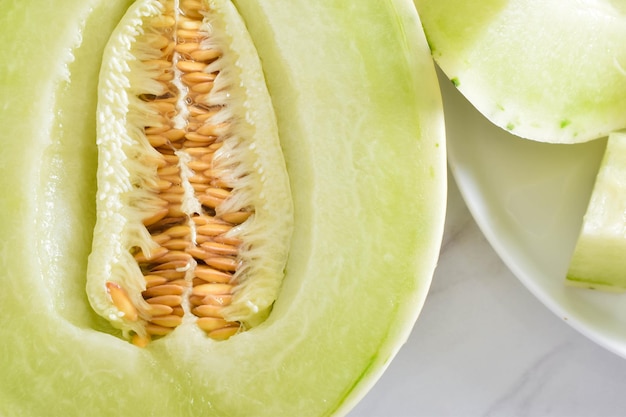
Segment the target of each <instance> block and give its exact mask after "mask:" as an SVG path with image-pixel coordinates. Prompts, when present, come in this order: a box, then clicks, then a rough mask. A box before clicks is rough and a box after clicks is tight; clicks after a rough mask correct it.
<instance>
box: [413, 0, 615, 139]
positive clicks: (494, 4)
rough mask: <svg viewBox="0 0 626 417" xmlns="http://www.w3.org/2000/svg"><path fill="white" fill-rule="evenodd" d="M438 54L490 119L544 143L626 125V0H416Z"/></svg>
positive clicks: (595, 135) (442, 64)
mask: <svg viewBox="0 0 626 417" xmlns="http://www.w3.org/2000/svg"><path fill="white" fill-rule="evenodd" d="M415 4H416V6H417V9H418V11H419V13H420V18H421V19H422V22H423V24H424V30H425V32H426V36H427V38H428V43H429V45H430V47H431V49H432V53H433V57H434V58H435V60H436V61H437V63H438V65H439V66H440V67H441V69H442V70H443V71H444V72H445V74H446V75H447V76H448V78H449V79H450V80H452V82H454V84H455V85H456V86H457V87H458V89H459V91H461V93H463V95H465V96H466V97H467V99H468V100H469V101H470V102H471V103H472V104H473V105H474V106H475V107H476V108H477V109H478V110H479V111H480V112H481V113H482V114H483V115H485V116H486V117H487V118H488V119H489V120H491V121H492V122H493V123H495V124H496V125H498V126H500V127H502V128H504V129H507V130H508V131H510V132H511V133H513V134H515V135H518V136H521V137H524V138H528V139H533V140H538V141H543V142H556V143H574V142H584V141H587V140H591V139H594V138H598V137H602V136H606V135H608V134H609V133H610V132H612V131H614V130H617V129H622V128H624V127H626V116H625V115H626V77H625V76H624V74H626V71H625V69H626V48H625V47H624V44H623V42H622V40H623V39H624V38H625V37H626V7H624V5H623V4H622V2H619V1H612V0H583V1H576V2H567V3H566V4H564V3H563V2H562V1H559V0H547V1H546V0H532V1H526V0H488V1H481V2H480V3H477V2H474V1H471V0H448V1H440V0H415Z"/></svg>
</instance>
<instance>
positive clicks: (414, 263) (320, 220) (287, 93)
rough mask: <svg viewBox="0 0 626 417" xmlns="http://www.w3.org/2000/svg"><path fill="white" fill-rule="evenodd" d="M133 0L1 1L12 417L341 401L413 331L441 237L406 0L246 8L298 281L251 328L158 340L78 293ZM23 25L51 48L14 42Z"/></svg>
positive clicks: (303, 408) (216, 410)
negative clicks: (104, 117) (217, 337)
mask: <svg viewBox="0 0 626 417" xmlns="http://www.w3.org/2000/svg"><path fill="white" fill-rule="evenodd" d="M128 5H129V4H128V2H120V1H114V2H104V1H96V0H94V1H91V2H79V1H72V2H69V1H67V2H64V3H63V6H62V7H61V6H59V5H40V4H36V5H35V4H34V2H20V3H15V4H11V5H10V11H9V12H8V13H7V14H6V15H3V16H7V17H6V21H4V22H3V26H2V31H1V32H0V33H2V35H0V36H2V39H3V40H4V41H5V42H4V43H3V44H4V45H11V47H10V48H7V49H4V47H3V49H2V50H0V54H2V62H10V63H11V65H7V66H2V67H0V80H3V81H2V82H3V84H2V87H3V89H4V91H6V92H7V93H9V92H10V93H11V94H6V95H5V94H3V95H2V99H1V100H2V105H3V108H4V109H9V110H8V111H6V112H3V113H2V114H1V115H0V121H1V123H2V125H3V127H4V129H3V134H2V140H3V143H5V146H6V147H5V149H6V150H7V151H6V152H3V153H2V154H0V158H2V159H1V160H0V162H1V164H0V169H1V170H2V174H3V175H2V176H0V186H1V187H2V191H3V195H4V196H7V197H6V198H3V199H2V200H1V201H0V209H1V210H2V211H1V212H2V214H3V220H2V221H0V233H1V236H2V238H3V239H2V250H1V251H0V264H1V266H2V268H1V270H2V271H3V272H2V273H1V274H0V280H1V281H2V283H3V284H4V287H5V290H4V291H2V292H0V302H1V303H2V305H3V306H5V308H6V311H7V312H8V313H9V314H5V315H2V316H1V317H0V337H1V338H2V339H3V340H4V341H7V343H3V344H2V345H1V346H2V348H1V349H2V352H1V353H2V354H1V355H0V370H1V374H2V377H0V414H1V415H21V416H29V415H30V416H39V415H64V416H73V415H76V416H79V415H84V414H85V412H86V411H85V410H90V411H93V412H94V413H95V414H97V415H99V416H108V415H110V416H120V415H137V416H142V415H146V416H148V415H152V416H160V415H180V416H182V415H204V416H247V415H258V416H263V415H268V416H269V415H272V416H279V415H285V416H294V415H302V416H323V415H343V414H345V413H347V412H348V411H349V409H350V408H351V407H352V406H353V405H354V404H355V402H356V401H358V400H359V399H360V398H361V397H362V396H363V395H364V394H365V392H366V391H367V389H368V388H369V387H370V386H371V385H372V384H373V383H374V382H375V381H376V379H377V378H378V377H379V376H380V374H381V373H382V372H383V370H384V368H385V367H386V366H387V364H388V363H389V361H390V360H391V359H392V357H393V356H394V355H395V353H396V352H397V350H398V349H399V347H400V346H401V344H402V343H403V342H404V341H405V340H406V338H407V336H408V334H409V332H410V330H411V327H412V324H413V322H414V320H415V319H416V318H417V315H418V313H419V311H420V310H421V307H422V305H423V301H424V297H425V296H426V292H427V290H428V287H429V285H430V280H431V278H432V272H433V269H434V268H435V264H436V259H437V255H438V251H439V245H440V243H441V235H442V232H443V219H444V213H445V194H446V193H445V191H446V190H445V188H446V185H445V184H446V170H445V139H444V133H443V117H442V109H441V99H440V96H439V91H438V86H437V79H436V75H435V72H434V68H433V63H432V61H431V59H430V56H429V51H428V48H427V45H426V42H425V39H424V35H423V33H422V31H421V25H420V22H419V19H418V16H417V14H416V13H415V10H414V8H413V5H412V4H411V3H410V2H407V1H400V0H389V1H363V0H351V1H344V2H341V3H337V2H334V1H330V0H328V1H320V2H305V1H299V0H298V1H291V2H288V3H285V2H279V1H272V2H259V3H254V2H244V1H241V2H235V5H236V6H237V7H238V9H239V11H240V13H241V14H242V16H243V18H244V20H245V21H246V23H247V26H248V30H249V31H250V34H251V36H252V39H253V41H254V42H255V44H256V47H257V50H258V53H259V56H260V58H261V61H262V63H263V65H264V70H265V77H266V80H267V83H268V88H269V91H270V94H271V96H272V100H273V102H274V107H275V111H276V114H277V118H278V126H279V132H280V136H281V141H282V144H283V149H284V155H285V160H286V162H287V169H288V173H289V176H290V182H291V184H292V193H293V197H294V213H295V230H294V236H293V242H292V245H291V249H290V258H289V261H288V264H287V275H286V278H285V283H284V286H283V289H282V291H281V294H280V295H279V299H278V301H277V302H276V305H275V307H274V311H273V312H272V314H271V315H270V317H269V319H268V320H267V321H266V322H265V323H263V324H262V325H260V326H258V327H257V328H254V329H252V330H250V331H249V332H246V333H244V334H241V335H238V336H237V337H234V338H231V339H230V340H228V341H225V342H215V341H211V340H207V338H206V337H204V335H202V334H201V333H200V331H194V330H193V329H191V328H186V329H185V330H184V331H181V332H179V333H178V334H177V335H176V336H175V337H172V338H165V339H162V340H160V341H156V342H154V343H152V344H150V345H149V346H148V347H147V348H145V349H140V348H137V347H135V346H133V345H131V344H129V343H128V342H126V341H124V340H122V339H121V338H120V337H119V334H118V333H117V332H116V330H115V329H113V328H112V327H111V326H109V325H108V323H106V322H105V321H103V320H101V319H99V318H98V316H96V315H95V314H94V313H93V312H92V311H91V309H90V307H89V304H88V301H87V297H86V295H85V293H84V287H85V270H86V262H87V254H88V253H89V247H90V239H91V233H92V232H91V231H92V230H93V224H94V221H95V201H93V200H94V196H95V168H96V162H95V161H96V151H95V120H93V118H92V116H93V114H95V104H96V98H97V77H94V74H97V73H98V70H99V62H100V57H101V55H102V49H103V48H104V44H105V42H106V37H107V36H108V35H107V34H108V33H110V32H111V31H112V29H113V26H114V25H115V23H116V22H118V21H119V20H120V19H121V15H122V13H123V11H124V10H125V9H126V7H127V6H128ZM33 10H36V11H37V14H34V13H35V12H34V11H33ZM54 16H56V17H58V18H59V19H62V20H63V21H64V22H65V23H66V24H65V25H61V27H62V28H63V30H62V31H59V30H58V29H57V25H58V21H55V19H51V17H54ZM303 19H304V20H305V21H306V22H305V24H302V25H294V22H297V21H301V20H303ZM51 34H55V36H50V35H51ZM23 39H37V40H38V42H33V45H32V48H31V46H29V47H28V48H26V49H24V48H23V44H21V45H22V47H21V48H18V45H20V42H19V40H23ZM72 57H74V60H73V62H72ZM33 61H35V62H40V63H43V62H44V61H45V63H46V65H36V66H28V65H27V63H31V62H33ZM322 64H323V65H322ZM25 68H28V69H25ZM5 80H6V81H5ZM78 80H82V81H78ZM338 98H341V100H339V99H338ZM50 173H53V174H54V175H52V176H50ZM78 178H79V179H80V181H76V179H78ZM9 190H10V192H9Z"/></svg>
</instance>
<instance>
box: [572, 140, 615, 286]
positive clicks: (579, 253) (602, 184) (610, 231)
mask: <svg viewBox="0 0 626 417" xmlns="http://www.w3.org/2000/svg"><path fill="white" fill-rule="evenodd" d="M625 155H626V133H624V132H615V133H613V134H611V135H610V136H609V139H608V141H607V146H606V150H605V154H604V158H603V159H602V162H601V164H600V169H599V171H598V175H597V177H596V182H595V184H594V188H593V191H592V194H591V199H590V201H589V205H588V207H587V212H586V213H585V217H584V219H583V224H582V228H581V231H580V235H579V237H578V240H577V242H576V247H575V249H574V253H573V255H572V260H571V263H570V265H569V269H568V271H567V281H566V282H567V283H568V284H571V285H573V286H578V287H583V288H591V289H599V290H605V291H626V256H624V254H625V253H626V239H625V238H624V237H625V235H626V218H625V214H626V200H625V199H624V198H623V196H624V194H626V160H625Z"/></svg>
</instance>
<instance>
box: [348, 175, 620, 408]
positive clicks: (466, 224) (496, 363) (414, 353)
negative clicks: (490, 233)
mask: <svg viewBox="0 0 626 417" xmlns="http://www.w3.org/2000/svg"><path fill="white" fill-rule="evenodd" d="M449 182H450V185H449V192H448V212H447V223H446V230H445V234H444V242H443V246H442V250H441V257H440V259H439V265H438V267H437V270H436V272H435V275H434V278H433V284H432V286H431V289H430V293H429V296H428V298H427V300H426V304H425V306H424V309H423V310H422V314H421V315H420V317H419V319H418V321H417V323H416V325H415V327H414V329H413V332H412V334H411V337H410V338H409V340H408V341H407V343H406V344H405V345H404V346H403V348H402V349H401V350H400V352H399V353H398V355H397V356H396V358H395V359H394V360H393V362H392V363H391V365H390V366H389V368H388V369H387V371H386V372H385V374H384V375H383V377H382V378H381V379H380V380H379V381H378V383H377V384H376V385H375V386H374V388H373V389H372V390H371V391H370V392H369V393H368V395H367V396H366V397H365V398H364V399H363V401H361V403H360V404H358V405H357V407H356V408H354V409H353V410H352V412H351V413H350V414H349V416H350V417H413V416H415V417H418V416H425V417H443V416H454V417H457V416H458V417H474V416H494V417H499V416H505V417H515V416H533V417H535V416H555V417H576V416H585V417H586V416H589V417H609V416H615V417H617V416H626V360H624V359H622V358H620V357H618V356H617V355H615V354H613V353H611V352H609V351H607V350H605V349H604V348H602V347H600V346H598V345H597V344H595V343H594V342H592V341H590V340H589V339H587V338H586V337H584V336H583V335H582V334H580V333H578V332H577V331H575V330H573V329H572V328H571V327H570V326H569V325H568V324H567V323H566V322H564V321H563V320H561V319H559V318H558V317H557V316H556V315H554V314H553V313H552V312H551V311H549V310H548V309H547V308H546V307H545V306H544V305H543V304H541V303H540V302H539V301H538V300H537V299H536V298H535V297H534V296H533V295H532V294H531V293H530V292H529V291H528V290H527V289H526V288H525V287H524V286H523V285H522V284H521V283H520V282H519V281H518V280H517V278H516V277H515V276H514V275H513V274H512V273H511V272H510V271H509V270H508V269H507V267H506V266H505V265H504V264H503V263H502V261H501V260H500V259H499V258H498V256H497V255H496V253H495V252H494V251H493V249H492V248H491V246H490V245H489V243H488V242H487V241H486V240H485V238H484V237H483V235H482V233H481V232H480V230H479V229H478V227H477V226H476V223H475V222H474V221H473V219H472V217H471V215H470V214H469V212H468V210H467V208H466V206H465V204H464V202H463V200H462V199H461V196H460V194H459V191H458V189H457V187H456V185H455V184H454V180H453V179H452V177H451V176H450V180H449Z"/></svg>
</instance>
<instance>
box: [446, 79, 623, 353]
mask: <svg viewBox="0 0 626 417" xmlns="http://www.w3.org/2000/svg"><path fill="white" fill-rule="evenodd" d="M440 80H441V84H442V86H441V87H442V91H443V99H444V106H445V115H446V120H447V123H446V126H447V129H448V133H447V134H448V153H449V159H448V160H449V164H450V169H451V171H452V174H453V176H454V178H455V180H456V182H457V184H458V186H459V189H460V190H461V194H462V195H463V197H464V199H465V202H466V203H467V206H468V208H469V210H470V211H471V212H472V214H473V216H474V219H475V220H476V222H477V224H478V226H479V227H480V228H481V230H482V232H483V233H484V235H485V236H486V238H487V240H488V241H489V242H490V243H491V245H492V246H493V248H494V249H495V251H496V252H497V253H498V254H499V256H500V257H501V258H502V260H503V261H504V263H505V264H506V265H507V266H508V267H509V268H510V269H511V271H512V272H513V273H514V274H515V275H516V276H517V277H518V278H519V279H520V281H521V282H522V283H523V284H524V285H525V286H526V287H527V288H528V290H530V291H531V292H532V293H533V294H534V295H535V296H536V297H537V298H538V299H539V300H540V301H541V302H543V303H544V304H545V305H546V306H547V307H548V308H549V309H551V310H552V311H553V312H554V313H555V314H557V315H558V316H559V317H561V318H562V319H563V320H565V321H566V322H567V323H569V324H570V325H572V326H573V327H574V328H575V329H577V330H579V331H580V332H581V333H583V334H584V335H586V336H587V337H589V338H590V339H592V340H594V341H595V342H597V343H598V344H600V345H601V346H604V347H605V348H607V349H609V350H611V351H613V352H615V353H617V354H618V355H620V356H623V357H625V358H626V294H609V293H601V292H595V291H590V290H585V289H578V288H572V287H568V286H566V285H565V283H564V277H565V274H566V271H567V267H568V264H569V260H570V257H571V254H572V251H573V249H574V245H575V243H576V238H577V237H578V232H579V228H580V226H581V224H582V217H583V215H584V213H585V210H586V206H587V202H588V199H589V196H590V194H591V189H592V186H593V182H594V179H595V175H596V172H597V169H598V166H599V163H600V159H601V158H602V155H603V152H604V147H605V145H606V140H604V139H601V140H596V141H593V142H589V143H585V144H578V145H554V144H545V143H537V142H533V141H529V140H524V139H521V138H518V137H515V136H513V135H511V134H509V133H507V132H506V131H504V130H502V129H500V128H498V127H496V126H494V125H492V124H491V123H490V122H489V121H487V119H485V118H484V117H483V116H481V114H480V113H478V112H477V111H476V110H475V109H474V108H473V107H472V106H471V105H470V104H469V103H468V102H467V101H466V100H465V98H464V97H463V96H462V95H461V94H460V93H458V91H456V89H455V88H454V87H453V86H452V85H451V83H450V82H449V81H447V80H444V78H443V77H442V78H440Z"/></svg>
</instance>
